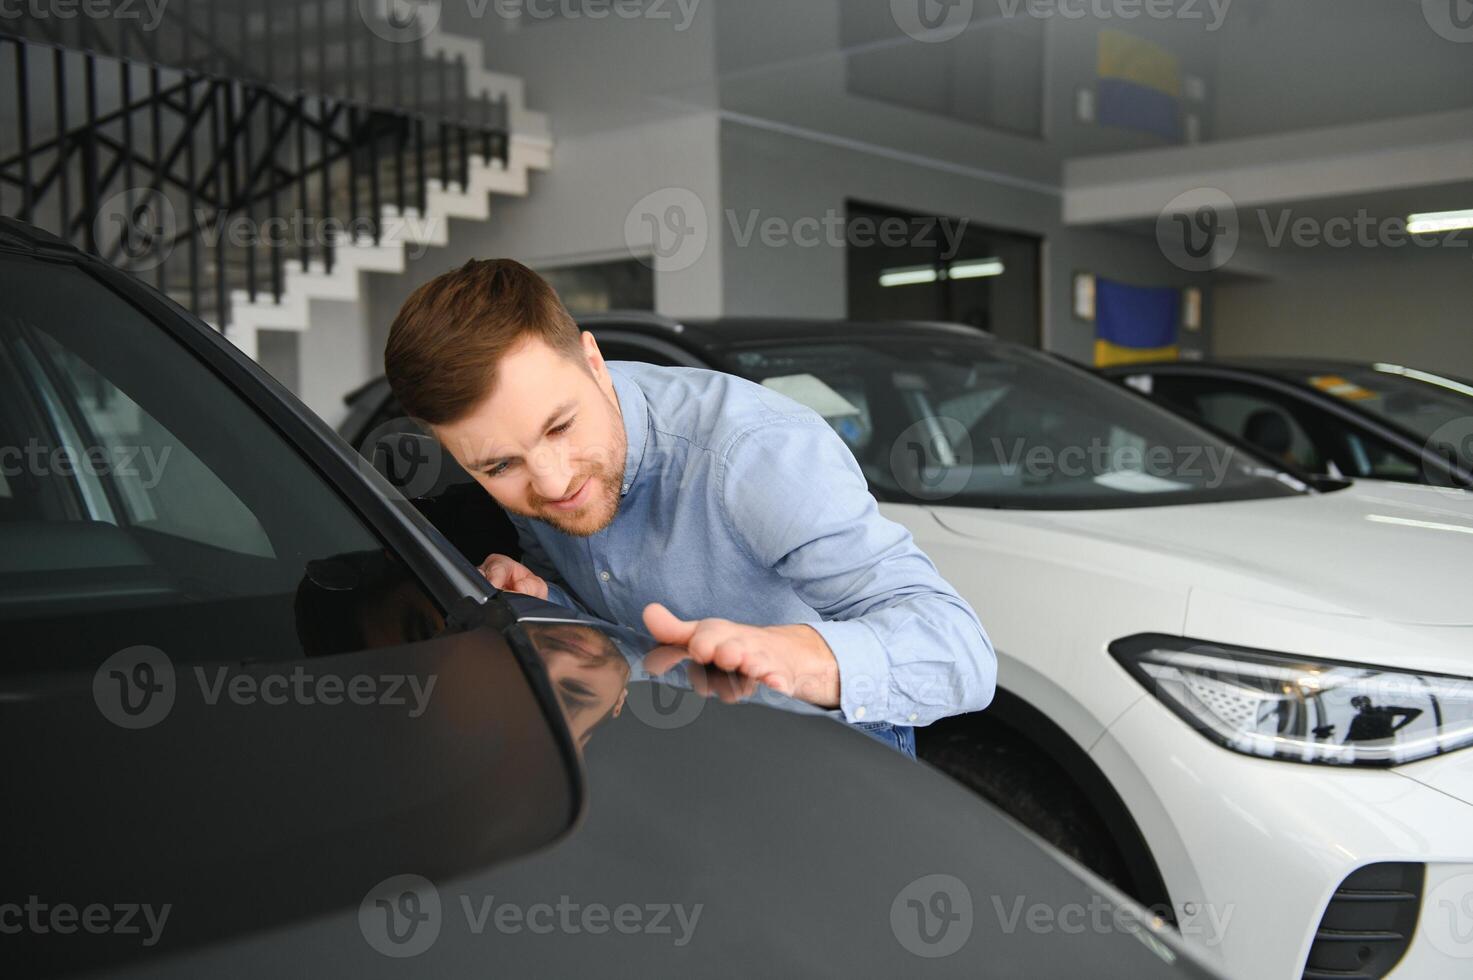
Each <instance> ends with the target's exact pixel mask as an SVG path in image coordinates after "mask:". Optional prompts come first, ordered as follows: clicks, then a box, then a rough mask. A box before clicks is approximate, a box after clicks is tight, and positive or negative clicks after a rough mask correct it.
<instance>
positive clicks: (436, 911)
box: [0, 220, 1211, 978]
mask: <svg viewBox="0 0 1473 980" xmlns="http://www.w3.org/2000/svg"><path fill="white" fill-rule="evenodd" d="M0 291H3V295H4V296H5V303H4V304H3V309H0V448H3V449H4V450H5V452H4V460H3V461H4V464H5V467H4V479H3V482H0V539H3V547H0V621H3V623H4V626H5V633H6V645H5V660H4V673H3V689H0V733H3V737H4V738H5V741H6V744H7V745H9V746H10V747H11V751H9V752H7V753H6V761H5V763H4V766H3V771H4V785H5V788H6V794H7V800H8V806H7V808H6V816H5V818H4V827H3V830H4V833H3V844H0V866H3V867H4V868H5V874H4V876H3V879H0V928H3V935H0V962H3V968H4V970H5V972H6V974H7V975H33V974H34V975H64V974H77V973H87V974H107V975H111V976H119V975H121V976H129V977H174V976H177V977H181V978H182V977H199V976H259V975H272V976H302V977H317V976H325V975H351V976H356V977H400V976H416V977H419V976H446V977H449V976H476V977H481V976H485V975H487V974H488V972H494V973H497V974H499V975H502V974H504V975H511V976H589V975H613V976H631V977H634V976H638V977H651V976H693V975H694V976H712V975H715V976H723V975H724V976H752V975H768V976H810V975H836V976H837V975H843V976H860V975H887V976H932V975H935V976H996V977H1018V976H1029V977H1047V976H1059V977H1075V976H1083V975H1089V976H1119V977H1131V978H1136V977H1188V976H1193V977H1197V976H1209V975H1211V973H1210V971H1209V970H1207V969H1206V968H1205V967H1203V966H1202V965H1201V964H1200V961H1199V960H1198V959H1197V958H1196V955H1195V954H1193V953H1191V952H1189V951H1187V950H1186V949H1185V947H1184V946H1183V945H1182V944H1181V942H1180V941H1179V939H1178V938H1177V937H1176V936H1175V935H1174V934H1173V933H1172V932H1171V930H1170V929H1169V928H1167V927H1166V925H1165V923H1164V922H1163V921H1162V920H1161V919H1160V918H1159V917H1156V916H1153V915H1152V914H1151V913H1149V912H1147V911H1146V910H1144V909H1142V908H1140V907H1139V906H1137V905H1135V904H1133V903H1132V902H1131V901H1130V900H1129V899H1126V898H1124V897H1123V896H1122V895H1121V894H1120V893H1119V892H1118V891H1116V890H1115V889H1113V888H1112V887H1111V886H1109V885H1106V884H1104V883H1103V882H1102V881H1100V880H1099V879H1097V878H1095V877H1094V876H1092V875H1091V874H1089V873H1088V872H1086V871H1083V870H1082V869H1081V868H1080V867H1079V866H1077V865H1075V864H1073V863H1072V862H1070V861H1068V860H1067V859H1065V858H1063V857H1062V856H1060V855H1059V854H1058V853H1057V852H1055V851H1054V850H1053V849H1052V848H1050V847H1049V846H1048V845H1046V844H1044V843H1043V842H1042V841H1040V840H1039V839H1038V838H1036V837H1034V836H1032V835H1031V834H1029V833H1028V832H1026V831H1024V830H1022V829H1021V828H1020V827H1018V826H1017V825H1016V824H1014V823H1013V822H1012V821H1011V820H1009V819H1008V818H1007V817H1005V816H1003V815H1002V814H1000V813H999V812H998V811H996V810H995V809H993V808H991V807H989V806H987V805H985V804H984V803H982V802H981V801H979V800H977V799H976V798H975V797H974V796H973V795H972V794H971V793H969V792H968V791H966V790H965V789H963V788H962V787H961V786H959V785H957V784H955V783H954V782H952V781H951V780H950V779H948V778H946V777H945V776H943V775H941V774H940V773H937V772H935V771H933V770H931V769H930V768H928V767H926V766H924V765H917V764H915V763H914V762H912V761H910V760H908V759H906V758H904V757H903V756H901V755H900V754H898V753H896V752H894V751H892V750H890V749H889V748H887V747H885V746H882V745H880V744H878V743H877V742H875V741H873V740H871V739H869V738H866V737H864V736H863V735H861V734H859V733H857V732H854V731H852V730H850V729H849V728H848V727H847V726H844V725H841V724H837V723H835V722H834V721H832V720H830V719H829V718H827V717H820V716H815V715H813V714H811V713H809V712H808V709H805V708H804V706H801V705H797V704H794V703H791V702H787V701H785V700H784V699H782V698H780V697H777V696H775V695H774V696H768V697H763V698H761V699H759V703H746V704H726V703H723V702H721V701H718V700H707V699H704V698H699V697H697V696H695V695H694V694H693V693H691V692H690V691H689V690H687V689H686V686H687V685H688V684H689V681H690V679H689V678H686V677H683V676H682V675H681V673H680V670H679V669H677V670H676V671H675V672H672V675H671V676H668V677H666V676H662V677H660V678H652V677H650V676H648V675H647V674H646V673H645V672H644V669H643V664H644V657H645V656H646V654H647V653H648V652H649V651H648V647H647V642H646V641H642V640H641V638H640V636H639V635H637V634H633V633H630V632H628V631H624V630H621V629H619V628H618V627H615V626H612V625H609V624H605V623H599V622H594V621H590V620H589V619H588V618H587V617H583V616H580V615H577V614H573V613H570V612H569V611H567V610H563V609H560V608H558V607H556V606H550V605H548V604H546V603H541V602H537V601H535V600H530V599H528V598H526V597H521V596H514V595H511V594H508V593H498V592H496V591H494V590H492V589H491V588H490V587H489V586H488V585H487V583H486V582H485V581H484V580H483V579H482V578H481V577H480V576H479V575H478V574H477V572H476V569H475V568H474V567H473V566H472V565H471V564H470V563H468V562H467V561H466V560H465V559H464V558H463V557H462V556H461V555H460V554H458V553H457V551H456V549H454V548H452V547H451V546H450V545H449V544H448V543H447V541H446V539H445V537H444V536H443V535H442V533H441V531H439V530H437V529H436V527H435V526H434V525H433V524H432V523H430V521H428V520H426V517H425V514H429V515H430V516H432V517H436V518H439V519H441V520H443V521H445V525H446V526H447V527H450V528H451V529H452V530H455V526H454V522H453V521H450V520H447V519H446V514H447V513H454V512H453V511H451V510H447V509H446V506H445V501H444V499H443V496H444V495H443V493H441V494H436V493H434V492H426V493H420V494H416V497H417V498H419V499H418V501H417V502H418V503H419V504H420V506H421V507H422V508H423V509H424V513H422V512H421V510H420V509H419V508H417V507H415V506H413V505H411V504H410V503H409V502H407V501H406V500H405V499H404V497H403V496H402V495H400V494H399V493H398V492H396V491H395V490H394V489H393V488H392V487H391V486H390V484H389V483H388V482H386V481H385V480H384V479H383V478H382V476H381V475H380V474H379V473H378V472H376V471H375V469H374V468H373V467H370V466H368V465H366V464H365V462H364V461H363V460H362V459H361V458H360V457H358V456H357V455H356V454H355V453H354V452H353V450H352V449H351V448H350V447H349V446H348V445H347V444H345V443H344V442H343V441H341V440H340V439H339V438H338V437H337V436H336V435H334V434H333V433H332V432H331V431H330V430H329V429H328V428H327V427H326V426H325V425H324V424H323V423H322V422H321V421H320V420H318V419H317V418H316V417H315V416H313V415H311V413H309V412H308V411H307V410H305V409H304V408H303V407H302V406H301V405H300V403H298V402H297V401H296V400H295V399H294V398H293V397H292V396H291V395H290V394H288V393H287V392H286V391H285V390H284V389H282V388H281V387H280V386H279V385H278V384H277V383H276V382H274V381H273V380H272V379H271V378H270V377H269V376H267V375H266V374H265V373H264V372H263V371H262V370H261V369H260V368H259V367H258V366H257V365H255V364H254V363H253V362H251V361H250V360H249V359H248V358H246V357H245V356H244V355H242V354H241V353H240V352H239V351H238V350H236V349H235V348H234V347H233V346H232V345H231V344H230V343H229V342H228V341H227V340H226V339H225V338H223V337H221V336H220V335H219V334H218V333H216V332H214V331H212V330H210V329H209V328H208V327H207V326H205V325H204V324H202V323H201V322H200V321H199V320H197V319H196V318H194V317H192V316H190V315H189V314H187V313H185V312H183V311H182V310H181V309H179V308H178V307H177V306H175V305H173V304H172V303H170V302H169V301H167V300H166V299H164V298H162V297H161V296H159V295H158V294H156V293H154V292H153V291H151V290H149V289H147V288H145V287H143V286H141V285H140V284H138V283H137V282H136V281H135V280H133V279H131V278H130V277H128V276H125V275H122V274H120V273H118V272H116V271H114V270H112V269H111V268H110V267H108V266H107V265H106V264H104V263H102V262H100V261H98V260H96V259H93V258H90V257H87V256H85V255H83V254H82V253H81V252H79V251H77V250H75V249H72V248H71V247H69V246H67V245H65V244H63V243H62V242H60V241H58V240H56V239H53V238H50V237H49V236H46V235H44V234H42V233H39V232H36V231H35V230H33V229H31V228H29V227H28V226H25V225H22V224H20V223H18V222H14V221H10V220H0ZM380 462H381V463H382V464H384V465H385V466H386V468H389V469H390V470H391V472H393V467H392V465H390V464H391V463H392V460H381V461H380ZM398 475H400V476H402V475H403V474H402V473H399V474H398ZM428 489H429V491H433V489H434V488H433V487H431V488H428ZM437 506H438V507H439V509H438V510H437ZM475 533H481V532H479V531H477V532H475ZM708 680H710V681H712V682H713V683H715V682H718V681H719V680H720V678H709V679H708Z"/></svg>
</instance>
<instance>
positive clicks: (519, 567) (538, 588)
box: [481, 555, 547, 602]
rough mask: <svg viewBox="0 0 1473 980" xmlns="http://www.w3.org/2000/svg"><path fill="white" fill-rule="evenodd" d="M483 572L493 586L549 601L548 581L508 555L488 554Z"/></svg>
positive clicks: (483, 563) (482, 565)
mask: <svg viewBox="0 0 1473 980" xmlns="http://www.w3.org/2000/svg"><path fill="white" fill-rule="evenodd" d="M481 574H482V575H484V576H486V581H488V582H490V583H491V586H492V588H496V589H506V590H508V591H511V592H520V593H522V594H523V595H529V596H532V597H533V598H536V599H541V600H543V601H544V602H545V601H547V583H546V582H544V581H543V580H542V579H541V578H540V577H539V576H538V575H537V573H536V572H534V571H532V570H531V569H530V568H528V567H527V566H526V565H523V564H522V563H521V562H519V561H513V560H512V559H510V558H508V557H506V555H487V556H486V560H485V561H483V562H481Z"/></svg>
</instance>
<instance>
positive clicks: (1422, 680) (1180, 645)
mask: <svg viewBox="0 0 1473 980" xmlns="http://www.w3.org/2000/svg"><path fill="white" fill-rule="evenodd" d="M1110 653H1111V654H1112V655H1114V657H1115V659H1116V660H1118V661H1120V663H1121V664H1122V665H1123V666H1124V667H1125V668H1126V669H1127V670H1129V671H1130V673H1131V674H1132V675H1133V676H1134V677H1135V678H1136V680H1138V681H1140V682H1141V684H1143V685H1144V686H1145V688H1146V690H1148V691H1150V692H1151V693H1152V694H1154V695H1155V696H1156V697H1157V698H1159V699H1160V700H1161V701H1163V702H1165V703H1166V705H1167V707H1169V708H1171V710H1172V711H1174V712H1176V713H1177V714H1178V715H1180V716H1181V717H1182V718H1183V719H1185V720H1186V721H1187V723H1188V724H1190V725H1191V726H1192V727H1194V728H1196V729H1197V730H1198V731H1199V732H1201V733H1202V734H1203V735H1206V736H1207V737H1208V738H1210V739H1212V740H1213V741H1214V742H1217V743H1218V744H1220V745H1223V746H1226V747H1227V748H1230V749H1232V750H1234V751H1235V752H1242V753H1244V754H1245V755H1256V756H1263V757H1265V758H1271V759H1287V760H1290V761H1292V762H1311V763H1321V764H1326V765H1356V766H1394V765H1399V764H1401V763H1404V762H1412V761H1415V760H1417V759H1425V758H1426V757H1428V756H1432V755H1440V754H1442V753H1444V752H1451V751H1453V750H1455V749H1461V748H1464V747H1465V746H1467V745H1470V744H1473V678H1467V677H1456V676H1453V675H1450V674H1427V673H1411V672H1406V671H1399V670H1389V669H1387V668H1384V667H1375V666H1371V665H1369V664H1355V663H1345V662H1344V661H1337V660H1320V659H1317V658H1310V657H1300V656H1293V655H1290V654H1279V653H1270V652H1268V651H1265V650H1249V649H1244V648H1242V647H1232V646H1225V645H1222V644H1216V643H1207V642H1204V641H1200V640H1189V639H1184V638H1182V637H1173V636H1159V635H1142V636H1132V637H1129V638H1127V639H1123V640H1116V641H1115V642H1114V643H1112V644H1111V645H1110Z"/></svg>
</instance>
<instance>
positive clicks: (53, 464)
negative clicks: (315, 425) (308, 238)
mask: <svg viewBox="0 0 1473 980" xmlns="http://www.w3.org/2000/svg"><path fill="white" fill-rule="evenodd" d="M0 283H3V284H4V285H3V288H4V295H5V305H4V309H3V310H0V624H3V626H4V627H5V630H6V638H7V643H6V656H5V660H4V665H3V667H0V669H3V670H4V671H5V672H7V673H14V672H21V671H53V670H65V669H76V668H91V667H96V666H97V665H98V664H100V663H102V662H103V661H104V660H106V659H107V658H108V657H110V656H111V655H112V654H113V653H115V652H118V651H120V650H122V649H124V648H134V647H139V646H148V647H153V648H157V649H159V650H161V651H163V653H164V655H165V656H167V657H168V658H169V659H170V660H171V661H173V662H176V663H177V662H181V661H184V662H188V661H191V660H194V661H198V660H235V661H272V660H285V659H292V658H296V657H302V656H312V655H318V654H334V653H344V652H348V651H352V650H360V649H367V648H373V647H380V646H389V645H395V644H399V643H404V642H410V641H414V640H419V639H424V638H426V637H428V636H429V635H432V634H433V633H434V632H436V631H437V630H439V629H440V628H441V626H442V624H443V619H442V615H441V610H440V609H439V608H438V607H437V606H436V604H435V603H434V602H433V601H432V600H431V598H430V597H429V596H428V594H427V593H426V592H425V591H424V590H423V588H422V587H421V586H420V585H419V583H418V582H417V580H415V579H414V578H413V576H411V575H410V574H409V573H408V571H407V569H405V568H404V567H403V565H402V563H401V562H400V561H399V560H398V559H397V558H396V557H395V556H394V555H392V554H391V553H390V552H389V551H388V550H387V549H385V547H384V545H383V543H382V542H381V541H380V540H379V539H378V538H377V536H376V535H375V534H374V533H373V532H371V531H370V530H369V528H368V526H367V525H365V524H364V523H363V521H361V520H360V519H359V518H358V516H357V515H356V514H355V513H354V512H353V511H352V510H351V509H350V508H349V507H348V506H347V504H346V503H345V502H344V501H343V500H342V499H340V498H339V497H338V496H337V495H336V493H334V491H333V490H332V488H331V487H330V486H329V485H328V484H327V483H326V482H325V481H324V480H323V478H322V477H321V476H320V475H319V474H318V473H317V472H316V471H315V470H314V469H313V468H312V466H311V465H309V464H308V462H307V461H306V460H305V459H303V458H302V457H301V456H300V455H298V453H297V452H296V451H295V450H294V448H293V447H292V446H291V445H290V444H289V443H288V442H287V441H286V440H285V439H284V438H283V437H282V436H281V434H280V433H278V432H277V431H276V430H275V429H274V428H272V427H271V426H270V425H269V424H268V423H267V422H266V421H265V420H264V419H263V418H262V417H261V416H260V415H259V414H257V412H256V410H255V409H254V408H253V407H252V406H250V405H249V404H248V403H247V402H246V401H245V400H244V399H243V398H241V397H240V396H239V395H238V394H236V392H235V391H233V390H232V389H231V388H230V387H229V386H228V385H227V384H225V383H224V382H223V381H221V380H220V379H219V378H218V377H216V376H215V375H214V374H213V373H212V372H211V371H210V370H209V369H208V368H207V367H206V366H205V365H204V364H202V363H200V362H199V361H198V360H197V359H196V358H195V357H194V356H193V355H192V354H190V353H189V352H188V351H187V350H186V349H185V348H184V347H183V346H182V345H181V344H179V343H178V342H177V341H175V340H174V338H172V337H170V336H169V335H168V334H167V333H166V332H165V331H164V330H163V329H162V328H161V327H160V326H159V325H157V324H155V323H154V322H153V321H151V320H150V319H148V318H147V317H145V316H144V315H143V314H142V313H140V312H139V311H138V310H136V309H134V308H133V307H132V306H131V305H130V304H128V303H127V302H126V301H124V300H123V299H122V298H121V297H119V296H117V295H116V294H114V293H113V292H111V291H110V290H109V289H107V288H106V287H105V286H103V285H102V284H101V283H99V282H98V281H96V280H94V279H93V278H91V277H90V276H88V275H87V274H86V273H84V272H83V271H81V270H79V269H77V268H74V267H72V266H70V265H62V264H57V263H53V262H43V261H36V260H31V259H26V258H21V257H17V256H12V255H4V254H0Z"/></svg>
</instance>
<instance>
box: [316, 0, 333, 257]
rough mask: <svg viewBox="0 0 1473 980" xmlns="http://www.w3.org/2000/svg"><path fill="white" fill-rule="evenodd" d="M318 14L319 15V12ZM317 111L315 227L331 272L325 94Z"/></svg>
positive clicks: (329, 147)
mask: <svg viewBox="0 0 1473 980" xmlns="http://www.w3.org/2000/svg"><path fill="white" fill-rule="evenodd" d="M320 9H321V10H322V11H326V9H327V8H326V7H322V8H320ZM318 16H319V17H320V16H321V14H319V15H318ZM317 111H318V112H319V113H320V114H321V118H320V119H318V120H317V155H318V163H319V165H320V166H321V167H322V208H321V211H320V213H319V214H318V219H319V220H318V224H317V225H316V227H317V228H318V229H319V230H320V231H321V233H322V242H321V245H322V264H323V267H324V268H325V269H326V270H327V271H328V272H329V273H331V272H332V258H333V244H334V243H333V231H332V228H331V226H330V224H329V222H330V220H331V219H332V218H333V216H334V211H335V209H334V207H333V200H332V181H331V174H332V165H331V160H332V144H331V142H330V140H331V137H332V127H333V122H332V120H333V118H334V115H335V114H334V113H330V112H329V111H328V108H327V97H326V96H319V97H318V99H317Z"/></svg>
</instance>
